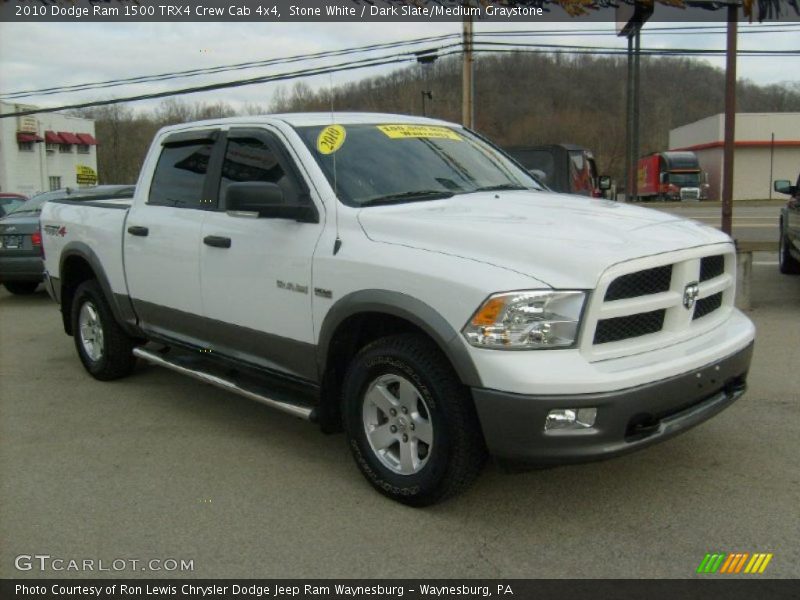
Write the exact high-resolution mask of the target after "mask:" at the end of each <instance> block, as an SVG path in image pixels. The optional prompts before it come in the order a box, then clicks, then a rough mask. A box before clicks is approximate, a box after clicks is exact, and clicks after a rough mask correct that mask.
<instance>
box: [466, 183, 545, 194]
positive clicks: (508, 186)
mask: <svg viewBox="0 0 800 600" xmlns="http://www.w3.org/2000/svg"><path fill="white" fill-rule="evenodd" d="M527 189H530V188H527V187H525V186H524V185H517V184H514V183H499V184H497V185H487V186H484V187H479V188H475V189H474V190H470V191H469V193H473V192H500V191H506V190H527Z"/></svg>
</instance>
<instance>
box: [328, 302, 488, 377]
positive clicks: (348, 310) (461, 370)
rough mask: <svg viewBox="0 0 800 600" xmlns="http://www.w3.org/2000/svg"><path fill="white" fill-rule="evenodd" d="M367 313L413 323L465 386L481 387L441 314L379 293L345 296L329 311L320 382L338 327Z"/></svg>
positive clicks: (468, 358)
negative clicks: (432, 342)
mask: <svg viewBox="0 0 800 600" xmlns="http://www.w3.org/2000/svg"><path fill="white" fill-rule="evenodd" d="M366 312H371V313H376V312H377V313H386V314H389V315H392V316H395V317H399V318H402V319H405V320H407V321H409V322H411V323H413V324H414V325H416V326H417V327H419V328H420V329H421V330H422V331H424V332H425V333H426V334H428V336H430V337H431V338H432V339H433V340H434V341H435V342H436V344H437V345H438V346H439V348H440V349H441V350H442V352H444V354H445V356H447V359H448V360H449V361H450V364H451V365H453V368H454V369H455V371H456V373H457V375H458V377H459V379H460V380H461V382H462V383H463V384H464V385H467V386H470V387H481V379H480V376H479V375H478V370H477V369H476V368H475V363H474V362H473V360H472V357H471V356H470V355H469V352H468V351H467V348H466V346H465V344H464V342H463V340H462V339H461V338H460V335H459V333H458V331H456V330H455V329H453V327H452V326H451V325H450V323H448V322H447V320H446V319H445V318H444V317H443V316H442V315H441V314H439V313H438V312H437V311H436V310H435V309H434V308H432V307H431V306H429V305H428V304H425V303H424V302H422V301H421V300H418V299H416V298H413V297H412V296H409V295H407V294H403V293H401V292H393V291H388V290H380V289H370V290H360V291H357V292H353V293H351V294H348V295H346V296H343V297H342V298H340V299H339V300H337V301H336V303H334V305H333V306H331V308H330V309H329V310H328V312H327V314H326V315H325V319H324V320H323V322H322V327H321V328H320V333H319V338H318V344H317V367H318V369H319V376H320V380H322V377H323V375H324V373H325V370H326V363H327V359H328V350H329V347H330V343H331V340H332V339H333V335H334V333H335V332H336V330H337V329H338V328H339V325H341V324H342V323H343V322H344V321H345V320H346V319H347V318H349V317H352V316H353V315H356V314H358V313H366Z"/></svg>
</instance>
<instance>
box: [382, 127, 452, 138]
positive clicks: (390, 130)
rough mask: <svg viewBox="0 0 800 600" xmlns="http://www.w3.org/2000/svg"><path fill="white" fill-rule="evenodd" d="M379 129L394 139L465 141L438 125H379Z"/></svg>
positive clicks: (450, 130)
mask: <svg viewBox="0 0 800 600" xmlns="http://www.w3.org/2000/svg"><path fill="white" fill-rule="evenodd" d="M377 127H378V129H380V130H381V131H382V132H383V133H385V134H386V135H387V136H389V137H390V138H392V139H402V138H439V139H444V140H457V141H461V140H462V139H463V138H462V137H461V136H460V135H458V134H457V133H456V132H455V131H453V130H452V129H448V128H447V127H438V126H436V125H378V126H377Z"/></svg>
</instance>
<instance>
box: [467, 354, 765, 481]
mask: <svg viewBox="0 0 800 600" xmlns="http://www.w3.org/2000/svg"><path fill="white" fill-rule="evenodd" d="M752 353H753V344H752V343H750V344H748V345H747V346H746V347H744V348H743V349H741V350H739V351H737V352H735V353H734V354H732V355H730V356H727V357H725V358H722V359H719V360H716V361H714V362H712V363H709V364H706V365H705V366H703V367H701V368H699V369H694V370H692V371H689V372H687V373H682V374H680V375H677V376H674V377H669V378H667V379H663V380H660V381H656V382H654V383H647V384H643V385H638V386H636V387H631V388H627V389H624V390H619V391H613V392H603V393H596V394H574V395H548V396H528V395H522V394H512V393H508V392H500V391H497V390H489V389H480V388H473V389H472V395H473V398H474V400H475V407H476V409H477V411H478V417H479V418H480V422H481V427H482V428H483V434H484V437H485V439H486V443H487V445H488V447H489V451H490V452H491V453H492V454H493V455H494V456H495V457H497V458H501V459H506V460H511V461H518V462H527V463H534V464H542V465H546V464H559V463H570V462H584V461H590V460H600V459H604V458H610V457H612V456H618V455H620V454H625V453H627V452H632V451H634V450H637V449H639V448H643V447H645V446H649V445H651V444H654V443H656V442H660V441H663V440H666V439H668V438H670V437H672V436H675V435H677V434H679V433H681V432H683V431H686V430H687V429H690V428H691V427H694V426H695V425H698V424H700V423H702V422H703V421H705V420H707V419H709V418H711V417H712V416H714V415H715V414H717V413H718V412H720V411H722V410H723V409H725V408H726V407H728V406H729V405H730V404H732V403H733V402H734V401H735V400H736V399H737V398H739V397H740V396H741V395H742V394H744V391H745V388H746V378H747V371H748V369H749V367H750V359H751V357H752ZM592 407H595V408H597V420H596V422H595V424H594V426H593V427H591V428H588V429H580V430H552V431H545V430H544V423H545V419H546V417H547V414H548V413H549V412H550V410H552V409H556V408H592Z"/></svg>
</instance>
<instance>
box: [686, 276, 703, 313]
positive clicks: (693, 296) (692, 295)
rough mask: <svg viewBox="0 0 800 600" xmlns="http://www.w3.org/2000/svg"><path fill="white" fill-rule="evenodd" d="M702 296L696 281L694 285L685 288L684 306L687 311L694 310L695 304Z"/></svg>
mask: <svg viewBox="0 0 800 600" xmlns="http://www.w3.org/2000/svg"><path fill="white" fill-rule="evenodd" d="M699 295H700V284H699V283H697V282H696V281H695V282H693V283H690V284H688V285H687V286H686V287H685V288H683V306H684V308H686V310H692V308H694V305H695V303H696V302H697V297H698V296H699Z"/></svg>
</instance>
